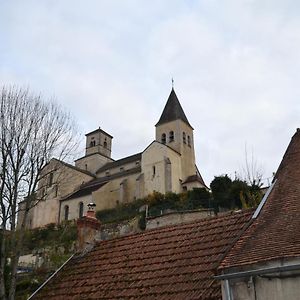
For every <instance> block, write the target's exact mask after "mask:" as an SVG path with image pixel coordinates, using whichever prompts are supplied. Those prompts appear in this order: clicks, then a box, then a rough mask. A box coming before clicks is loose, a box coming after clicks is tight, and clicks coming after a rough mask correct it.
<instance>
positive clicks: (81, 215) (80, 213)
mask: <svg viewBox="0 0 300 300" xmlns="http://www.w3.org/2000/svg"><path fill="white" fill-rule="evenodd" d="M82 217H83V203H82V202H80V203H79V218H82Z"/></svg>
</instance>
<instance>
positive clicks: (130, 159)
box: [96, 153, 142, 173]
mask: <svg viewBox="0 0 300 300" xmlns="http://www.w3.org/2000/svg"><path fill="white" fill-rule="evenodd" d="M141 159H142V153H137V154H133V155H130V156H127V157H124V158H121V159H118V160H115V161H113V162H109V163H107V164H105V165H104V166H103V167H101V168H100V169H98V170H97V172H96V173H100V172H103V171H105V170H109V169H112V168H116V167H119V166H123V165H125V164H128V163H131V162H135V161H140V160H141Z"/></svg>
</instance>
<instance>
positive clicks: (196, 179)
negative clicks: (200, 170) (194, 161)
mask: <svg viewBox="0 0 300 300" xmlns="http://www.w3.org/2000/svg"><path fill="white" fill-rule="evenodd" d="M196 181H198V182H199V183H201V184H202V185H203V186H206V185H205V183H204V181H203V178H202V177H200V176H198V175H191V176H189V177H188V178H187V179H186V180H185V181H184V182H183V183H182V184H185V183H190V182H196Z"/></svg>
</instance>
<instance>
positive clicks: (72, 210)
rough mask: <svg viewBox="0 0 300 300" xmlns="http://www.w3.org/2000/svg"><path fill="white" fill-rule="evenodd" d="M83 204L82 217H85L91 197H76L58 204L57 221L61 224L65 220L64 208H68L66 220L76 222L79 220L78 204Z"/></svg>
mask: <svg viewBox="0 0 300 300" xmlns="http://www.w3.org/2000/svg"><path fill="white" fill-rule="evenodd" d="M81 202H82V203H83V215H84V216H85V215H86V212H87V209H88V206H87V205H88V204H89V203H91V202H93V198H92V195H91V194H89V195H86V196H82V197H78V198H76V199H69V200H64V201H61V202H60V216H59V221H60V222H62V221H64V220H65V213H64V212H65V207H66V206H68V207H69V214H68V220H76V219H78V218H79V204H80V203H81Z"/></svg>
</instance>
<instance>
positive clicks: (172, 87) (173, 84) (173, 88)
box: [172, 77, 174, 89]
mask: <svg viewBox="0 0 300 300" xmlns="http://www.w3.org/2000/svg"><path fill="white" fill-rule="evenodd" d="M172 89H174V78H173V77H172Z"/></svg>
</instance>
